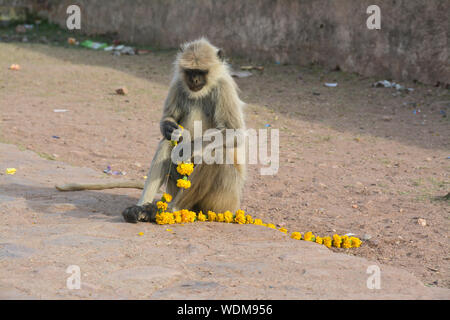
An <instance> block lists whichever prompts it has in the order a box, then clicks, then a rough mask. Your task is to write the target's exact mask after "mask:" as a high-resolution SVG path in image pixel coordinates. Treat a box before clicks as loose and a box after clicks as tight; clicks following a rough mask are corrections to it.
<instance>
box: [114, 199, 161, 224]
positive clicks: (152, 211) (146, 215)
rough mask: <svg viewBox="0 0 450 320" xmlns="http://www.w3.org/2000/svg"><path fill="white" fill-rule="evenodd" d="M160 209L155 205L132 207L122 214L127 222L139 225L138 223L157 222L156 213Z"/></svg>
mask: <svg viewBox="0 0 450 320" xmlns="http://www.w3.org/2000/svg"><path fill="white" fill-rule="evenodd" d="M157 211H158V208H157V207H156V205H155V204H153V203H147V204H144V205H143V206H132V207H129V208H126V209H125V210H124V211H123V212H122V216H123V218H124V219H125V221H126V222H129V223H137V222H138V221H143V222H154V221H156V213H157Z"/></svg>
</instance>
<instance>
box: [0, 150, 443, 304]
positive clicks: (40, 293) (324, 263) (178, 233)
mask: <svg viewBox="0 0 450 320" xmlns="http://www.w3.org/2000/svg"><path fill="white" fill-rule="evenodd" d="M0 152H1V157H0V166H4V165H7V164H8V163H11V162H14V163H15V164H16V165H17V167H18V168H17V169H18V172H17V173H16V174H15V175H13V176H4V177H2V179H1V180H0V219H1V221H2V223H1V225H0V270H1V274H0V299H80V298H82V299H130V298H133V299H229V300H235V299H449V298H450V290H449V289H444V288H429V287H426V286H424V285H423V284H422V283H421V282H420V281H419V280H418V279H417V278H415V277H414V276H413V275H411V274H410V273H408V272H407V271H405V270H401V269H399V268H395V267H390V266H385V265H380V264H378V263H377V262H375V261H368V260H366V259H364V258H358V257H353V256H351V255H348V254H345V253H333V252H332V251H331V250H329V249H327V248H325V247H324V246H321V245H318V244H315V243H310V242H305V241H297V240H293V239H290V238H289V237H288V236H286V235H285V234H283V233H281V232H279V231H277V230H272V229H269V228H266V227H261V226H252V225H235V224H223V223H216V222H203V223H200V222H198V223H194V224H185V225H173V226H170V229H169V228H168V227H167V226H159V225H156V224H150V223H141V224H126V223H124V222H123V220H122V217H121V215H120V208H121V206H122V204H123V203H124V202H132V201H133V192H132V191H129V190H115V191H106V192H105V191H83V192H66V193H63V192H59V191H56V190H55V189H54V187H53V184H54V183H55V182H57V181H59V180H60V179H63V178H67V179H76V178H78V179H83V180H84V181H98V180H102V181H108V180H109V181H110V180H111V179H108V178H105V177H103V178H101V177H100V178H99V177H98V172H97V171H96V170H93V169H90V168H78V167H72V166H70V165H67V164H65V163H63V162H58V161H49V160H46V159H42V158H40V157H39V156H38V155H36V154H35V153H34V152H32V151H20V150H19V149H18V148H17V147H16V146H13V145H7V144H0ZM74 266H76V268H79V269H78V270H79V279H80V288H79V289H76V288H73V287H71V286H70V284H72V285H73V284H74V282H70V281H69V286H68V285H67V280H68V279H69V278H70V277H71V274H69V273H67V271H68V268H74ZM374 266H375V268H380V269H379V270H380V273H379V275H380V278H379V279H380V282H379V285H380V287H379V289H369V288H368V286H367V281H368V279H369V277H371V276H372V275H373V271H370V270H372V269H371V268H374ZM368 268H369V269H368ZM69 270H73V269H69ZM368 270H369V273H368ZM75 275H76V274H75ZM75 283H76V282H75ZM370 283H372V282H370Z"/></svg>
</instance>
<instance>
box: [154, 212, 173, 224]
mask: <svg viewBox="0 0 450 320" xmlns="http://www.w3.org/2000/svg"><path fill="white" fill-rule="evenodd" d="M156 223H157V224H174V223H175V218H174V215H173V213H171V212H161V213H158V214H157V215H156Z"/></svg>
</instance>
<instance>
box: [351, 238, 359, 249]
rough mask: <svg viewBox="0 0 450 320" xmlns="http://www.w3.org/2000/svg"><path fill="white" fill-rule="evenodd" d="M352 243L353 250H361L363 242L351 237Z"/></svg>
mask: <svg viewBox="0 0 450 320" xmlns="http://www.w3.org/2000/svg"><path fill="white" fill-rule="evenodd" d="M350 241H351V243H352V247H353V248H359V247H360V246H361V243H362V241H361V240H360V239H359V238H356V237H350Z"/></svg>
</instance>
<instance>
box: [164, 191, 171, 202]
mask: <svg viewBox="0 0 450 320" xmlns="http://www.w3.org/2000/svg"><path fill="white" fill-rule="evenodd" d="M162 200H163V201H165V202H170V201H172V196H171V195H170V194H168V193H164V194H163V196H162Z"/></svg>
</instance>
